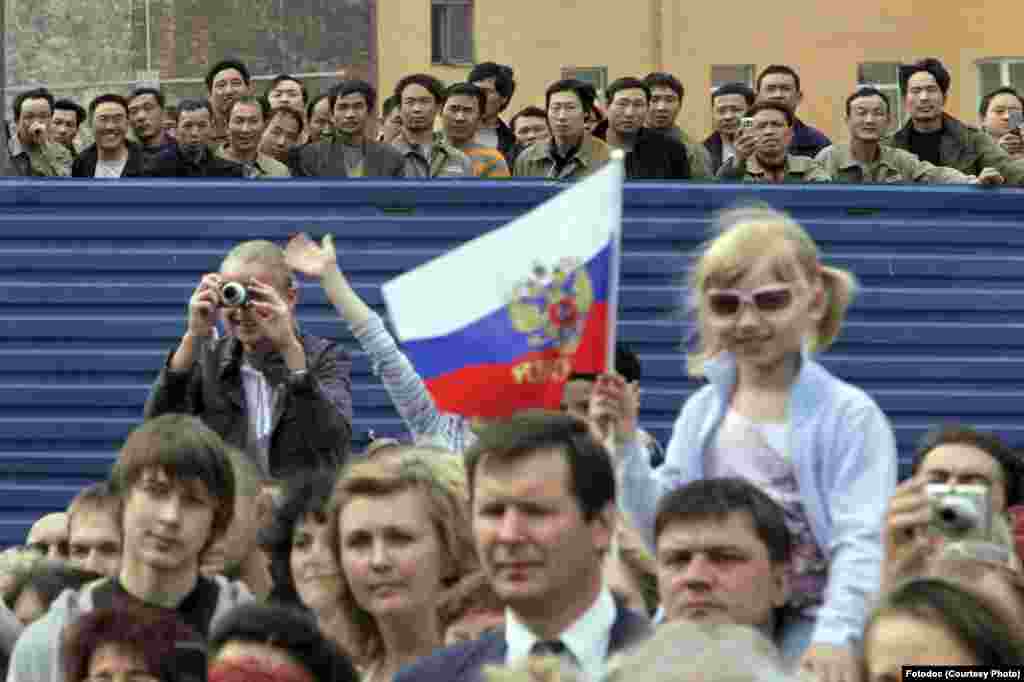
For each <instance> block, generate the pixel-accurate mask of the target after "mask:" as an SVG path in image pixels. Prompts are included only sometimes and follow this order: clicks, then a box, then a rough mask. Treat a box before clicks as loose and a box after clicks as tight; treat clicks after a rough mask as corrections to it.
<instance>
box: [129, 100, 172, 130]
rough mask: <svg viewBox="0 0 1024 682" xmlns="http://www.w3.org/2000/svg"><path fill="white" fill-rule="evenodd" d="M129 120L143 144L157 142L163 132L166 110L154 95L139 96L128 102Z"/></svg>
mask: <svg viewBox="0 0 1024 682" xmlns="http://www.w3.org/2000/svg"><path fill="white" fill-rule="evenodd" d="M128 120H129V121H130V122H131V125H132V130H133V131H135V137H137V138H139V139H140V140H142V141H143V142H146V141H149V140H155V139H157V138H159V137H160V133H161V132H162V131H163V120H164V109H163V107H161V106H160V103H159V102H157V101H156V96H154V95H153V94H146V95H139V96H138V97H135V98H133V99H132V100H131V101H130V102H128Z"/></svg>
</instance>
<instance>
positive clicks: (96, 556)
mask: <svg viewBox="0 0 1024 682" xmlns="http://www.w3.org/2000/svg"><path fill="white" fill-rule="evenodd" d="M120 516H121V497H120V496H119V495H117V494H116V493H114V490H113V489H112V488H111V487H110V484H109V483H108V482H107V481H101V482H100V483H93V484H92V485H90V486H88V487H86V488H83V489H82V491H81V492H80V493H78V494H77V495H75V498H74V499H73V500H71V504H70V505H68V560H69V561H70V562H71V564H72V565H74V566H78V567H79V568H83V569H85V570H87V571H92V572H94V573H99V574H100V575H105V576H108V577H111V578H112V577H114V576H116V575H117V574H118V572H119V571H120V570H121V546H122V542H121V524H120V523H119V522H118V519H119V518H120Z"/></svg>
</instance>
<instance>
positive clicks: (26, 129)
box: [17, 97, 53, 145]
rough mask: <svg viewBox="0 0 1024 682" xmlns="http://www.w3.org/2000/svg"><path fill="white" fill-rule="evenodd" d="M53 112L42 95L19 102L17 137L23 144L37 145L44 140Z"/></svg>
mask: <svg viewBox="0 0 1024 682" xmlns="http://www.w3.org/2000/svg"><path fill="white" fill-rule="evenodd" d="M52 116H53V112H52V111H51V110H50V103H49V102H48V101H47V100H45V99H43V98H42V97H39V98H33V99H27V100H25V101H24V102H22V103H21V116H19V117H18V123H17V130H18V139H19V140H21V143H22V144H24V145H39V144H43V143H44V142H46V136H47V132H48V130H49V128H50V119H51V118H52Z"/></svg>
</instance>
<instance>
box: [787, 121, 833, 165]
mask: <svg viewBox="0 0 1024 682" xmlns="http://www.w3.org/2000/svg"><path fill="white" fill-rule="evenodd" d="M830 146H832V140H830V139H828V138H827V137H826V136H825V133H823V132H821V131H820V130H818V129H817V128H813V127H811V126H809V125H807V124H806V123H804V122H803V121H801V120H800V119H799V118H798V119H796V120H795V121H794V122H793V141H792V142H790V143H789V153H790V154H792V155H793V156H809V157H811V158H812V159H813V158H814V157H815V156H817V155H818V152H820V151H821V150H822V149H824V148H825V147H830Z"/></svg>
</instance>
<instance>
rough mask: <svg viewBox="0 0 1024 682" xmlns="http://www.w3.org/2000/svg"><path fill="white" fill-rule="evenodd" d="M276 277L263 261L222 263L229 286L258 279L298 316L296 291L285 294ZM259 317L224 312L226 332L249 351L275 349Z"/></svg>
mask: <svg viewBox="0 0 1024 682" xmlns="http://www.w3.org/2000/svg"><path fill="white" fill-rule="evenodd" d="M264 153H266V152H264ZM276 274H277V273H275V272H274V271H273V270H271V269H270V268H269V267H267V266H266V265H264V264H263V263H261V262H259V261H239V260H237V259H234V258H231V259H228V260H226V261H224V262H223V263H221V267H220V276H221V278H222V279H223V280H224V281H225V282H238V283H239V284H242V285H243V286H247V285H248V284H249V282H251V281H252V280H254V279H255V280H257V281H258V282H260V283H261V284H264V285H266V286H268V287H273V288H274V289H276V290H277V293H278V294H279V295H280V296H281V298H282V299H283V300H284V301H285V303H286V304H287V305H288V310H289V314H290V315H294V313H295V302H296V300H297V298H296V296H297V294H296V290H295V289H294V288H291V289H288V290H284V291H282V289H281V287H282V283H281V281H280V275H277V277H276V278H275V275H276ZM256 315H257V314H256V310H255V309H254V308H253V307H252V306H241V307H233V308H222V309H221V321H222V322H223V323H224V330H225V331H226V332H227V334H228V336H233V337H235V338H236V339H238V340H239V341H240V342H241V344H242V346H243V347H244V348H245V349H246V350H258V349H262V350H269V349H273V342H272V341H271V340H270V339H269V338H268V337H267V336H266V334H265V332H264V331H263V325H261V324H260V321H259V319H258V318H257V316H256Z"/></svg>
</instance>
